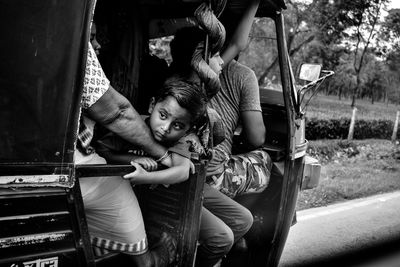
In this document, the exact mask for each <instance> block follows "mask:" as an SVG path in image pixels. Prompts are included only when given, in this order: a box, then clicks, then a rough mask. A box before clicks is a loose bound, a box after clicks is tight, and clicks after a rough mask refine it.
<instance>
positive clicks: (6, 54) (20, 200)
mask: <svg viewBox="0 0 400 267" xmlns="http://www.w3.org/2000/svg"><path fill="white" fill-rule="evenodd" d="M97 2H98V3H97V7H96V15H95V16H96V19H97V20H98V22H97V21H96V23H98V24H99V25H100V26H101V27H103V29H106V31H108V33H109V35H107V36H106V37H104V36H103V41H104V43H103V47H104V53H102V54H103V55H104V56H101V57H100V61H101V62H102V65H103V66H110V67H104V69H105V71H106V74H107V76H108V77H110V80H111V82H112V84H113V85H114V86H115V88H116V89H118V90H119V91H120V92H121V93H122V94H124V95H125V96H126V97H127V98H128V99H130V100H131V101H132V103H134V106H135V105H138V103H139V100H138V98H140V95H141V88H140V86H139V84H140V82H139V79H140V75H141V73H142V72H141V68H142V67H143V65H144V64H143V58H144V55H145V54H146V53H148V52H149V51H148V40H149V39H151V38H156V37H162V36H167V35H171V34H173V32H174V30H176V29H177V28H179V27H181V26H182V25H184V24H185V23H186V21H187V19H186V18H188V17H191V16H193V12H194V10H195V9H196V8H197V6H198V5H199V4H200V3H201V2H202V1H201V0H190V1H188V0H174V1H162V0H152V1H146V0H139V1H129V0H118V1H111V0H98V1H97ZM245 4H246V1H241V0H228V1H227V2H226V5H225V8H224V11H223V15H222V17H221V20H222V19H223V20H225V21H235V19H237V17H238V16H239V15H240V13H241V10H242V9H243V8H244V7H245ZM94 6H95V1H93V0H70V1H53V0H43V1H28V0H15V1H6V0H0V10H1V16H0V17H1V22H2V23H1V25H2V27H1V29H0V34H1V41H0V51H1V52H0V70H1V71H0V125H1V126H0V229H1V230H0V266H1V267H3V266H4V267H5V266H7V267H11V266H15V267H16V266H61V267H62V266H124V264H125V263H124V259H123V256H122V255H118V254H111V255H106V256H104V257H100V258H95V257H94V255H93V252H92V248H91V244H90V240H89V233H88V229H87V224H86V220H85V213H84V207H83V203H82V197H81V194H80V189H79V180H80V179H85V177H91V176H96V175H101V176H107V175H109V176H115V175H123V174H126V173H129V172H131V171H132V170H133V169H132V166H115V165H114V166H113V165H102V166H98V165H95V166H87V165H86V166H77V165H75V164H74V160H73V159H74V149H75V146H76V142H77V131H78V124H79V116H80V99H81V95H82V85H83V77H84V69H85V63H86V53H87V46H88V41H89V35H90V26H89V25H90V22H91V20H92V14H93V10H94ZM285 8H286V6H285V3H284V1H283V0H262V1H261V4H260V6H259V9H258V11H257V15H256V16H257V17H265V18H268V19H269V21H270V23H271V25H272V26H273V28H272V30H273V31H274V33H275V37H274V41H273V46H274V47H275V50H276V52H277V56H278V61H279V64H278V69H279V73H280V76H279V78H278V79H279V80H280V84H281V89H280V90H275V89H270V88H262V89H261V90H260V94H261V102H262V109H263V117H264V121H265V125H266V127H267V135H268V136H267V138H266V140H267V141H266V144H265V148H266V149H268V151H269V152H270V155H271V158H272V160H273V162H274V164H273V169H272V176H271V181H270V184H269V186H268V188H267V189H266V190H265V191H263V192H261V193H255V194H249V195H245V196H240V197H237V199H236V200H237V201H238V202H240V203H241V204H243V205H244V206H246V207H247V208H249V209H250V211H251V212H252V213H253V215H254V224H253V226H252V228H251V229H250V231H249V232H248V234H247V235H246V236H245V240H246V246H244V247H243V246H242V247H240V248H236V247H234V248H233V249H232V251H231V253H230V254H229V255H228V256H227V258H226V259H224V261H223V263H222V265H223V266H245V265H247V266H277V265H278V262H279V258H280V256H281V253H282V250H283V248H284V244H285V241H286V238H287V235H288V232H289V229H290V226H291V225H292V223H293V222H294V220H295V207H296V200H297V195H298V192H299V191H300V190H301V189H307V188H312V187H315V186H316V185H317V184H318V177H319V168H320V166H319V164H318V162H316V161H313V160H310V159H308V163H310V164H306V163H307V162H306V147H307V141H306V140H305V138H304V114H303V112H302V107H301V103H300V100H301V98H302V91H301V90H298V89H297V87H296V86H295V85H296V82H295V78H294V72H293V71H292V67H291V64H290V59H289V56H288V53H287V47H286V40H285V28H284V19H283V14H282V12H284V10H285ZM133 44H135V45H134V46H133ZM103 63H104V64H103ZM115 66H117V67H115ZM318 74H319V73H318ZM304 79H305V80H307V78H304ZM314 80H315V79H314ZM314 82H315V81H314ZM312 86H313V85H311V87H312ZM238 142H240V140H238ZM195 167H196V173H195V174H193V175H191V177H190V178H189V180H188V181H186V182H184V183H181V184H177V185H173V186H171V187H169V188H165V187H157V188H155V189H149V188H147V187H143V188H139V189H137V190H138V192H137V193H138V196H139V200H140V202H141V207H142V210H143V214H144V218H145V225H146V231H147V232H148V235H149V242H152V237H157V236H158V235H159V234H160V232H161V230H162V231H168V232H169V233H171V235H173V236H174V237H175V238H176V240H178V248H177V254H178V255H179V257H177V260H176V261H175V262H174V263H173V264H172V265H173V266H193V264H194V259H195V257H196V247H197V235H198V231H199V218H200V209H201V203H202V188H203V187H202V186H203V184H204V181H205V164H204V162H202V161H198V162H195ZM303 170H305V171H303Z"/></svg>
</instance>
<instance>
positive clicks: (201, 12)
mask: <svg viewBox="0 0 400 267" xmlns="http://www.w3.org/2000/svg"><path fill="white" fill-rule="evenodd" d="M194 16H195V18H196V20H197V22H198V23H199V25H200V26H201V27H202V28H203V30H204V31H205V32H206V33H207V34H208V36H209V38H210V45H211V54H212V55H213V54H215V53H217V52H218V51H219V50H221V48H222V46H223V45H224V42H225V36H226V34H225V27H224V25H222V23H221V22H220V21H219V20H218V19H217V17H216V16H215V15H214V13H213V11H212V10H211V8H210V6H209V5H208V4H206V3H202V4H201V5H200V6H199V7H198V8H197V9H196V11H195V12H194Z"/></svg>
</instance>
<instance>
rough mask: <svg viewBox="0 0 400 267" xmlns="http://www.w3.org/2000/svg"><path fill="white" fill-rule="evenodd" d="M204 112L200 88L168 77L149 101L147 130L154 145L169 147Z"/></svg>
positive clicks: (204, 106)
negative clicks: (160, 144)
mask: <svg viewBox="0 0 400 267" xmlns="http://www.w3.org/2000/svg"><path fill="white" fill-rule="evenodd" d="M205 111H206V97H205V96H204V94H203V93H202V92H201V90H200V88H198V87H197V86H195V85H193V84H190V83H188V82H186V81H184V80H182V79H178V78H169V79H167V80H166V81H165V83H164V85H163V87H162V89H161V91H160V93H159V94H158V95H157V96H156V97H155V98H152V100H151V102H150V105H149V113H150V129H151V131H152V133H153V136H154V138H155V139H156V140H157V141H158V142H161V143H165V144H172V143H174V142H176V141H178V140H179V139H180V138H181V137H182V136H184V135H185V134H186V133H187V132H188V131H189V130H191V129H192V128H193V127H194V126H195V125H196V123H197V122H198V120H199V119H200V118H201V117H202V116H204V114H205Z"/></svg>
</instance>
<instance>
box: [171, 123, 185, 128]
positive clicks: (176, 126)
mask: <svg viewBox="0 0 400 267" xmlns="http://www.w3.org/2000/svg"><path fill="white" fill-rule="evenodd" d="M183 128H185V125H183V124H182V123H174V129H175V130H182V129H183Z"/></svg>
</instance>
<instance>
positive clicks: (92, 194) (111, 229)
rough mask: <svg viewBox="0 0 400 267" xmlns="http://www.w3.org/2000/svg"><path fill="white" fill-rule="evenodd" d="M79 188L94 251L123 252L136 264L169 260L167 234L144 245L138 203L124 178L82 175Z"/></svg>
mask: <svg viewBox="0 0 400 267" xmlns="http://www.w3.org/2000/svg"><path fill="white" fill-rule="evenodd" d="M88 183H89V184H88ZM89 185H91V186H89ZM81 188H82V189H83V190H82V191H83V192H82V195H83V200H84V205H85V211H86V217H87V221H88V227H89V232H90V235H91V238H92V244H93V246H94V250H95V252H96V251H102V252H103V251H117V252H121V253H125V254H127V255H129V256H130V258H131V259H132V260H133V261H134V262H135V263H136V264H137V266H145V267H147V266H149V267H150V266H157V267H158V266H167V264H168V263H170V262H172V260H173V258H174V255H175V254H174V253H175V245H174V242H173V240H172V238H171V237H170V236H169V235H166V234H163V236H162V237H161V239H160V242H159V243H158V245H157V246H156V247H154V249H151V250H149V249H148V245H147V237H146V233H145V230H144V224H143V218H142V214H141V211H140V207H139V203H138V201H137V199H136V196H135V194H134V192H133V190H132V187H131V185H130V183H129V182H128V181H127V180H124V179H122V178H121V177H107V178H86V179H85V180H84V183H83V186H81ZM93 188H95V189H93ZM89 189H90V191H89Z"/></svg>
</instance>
